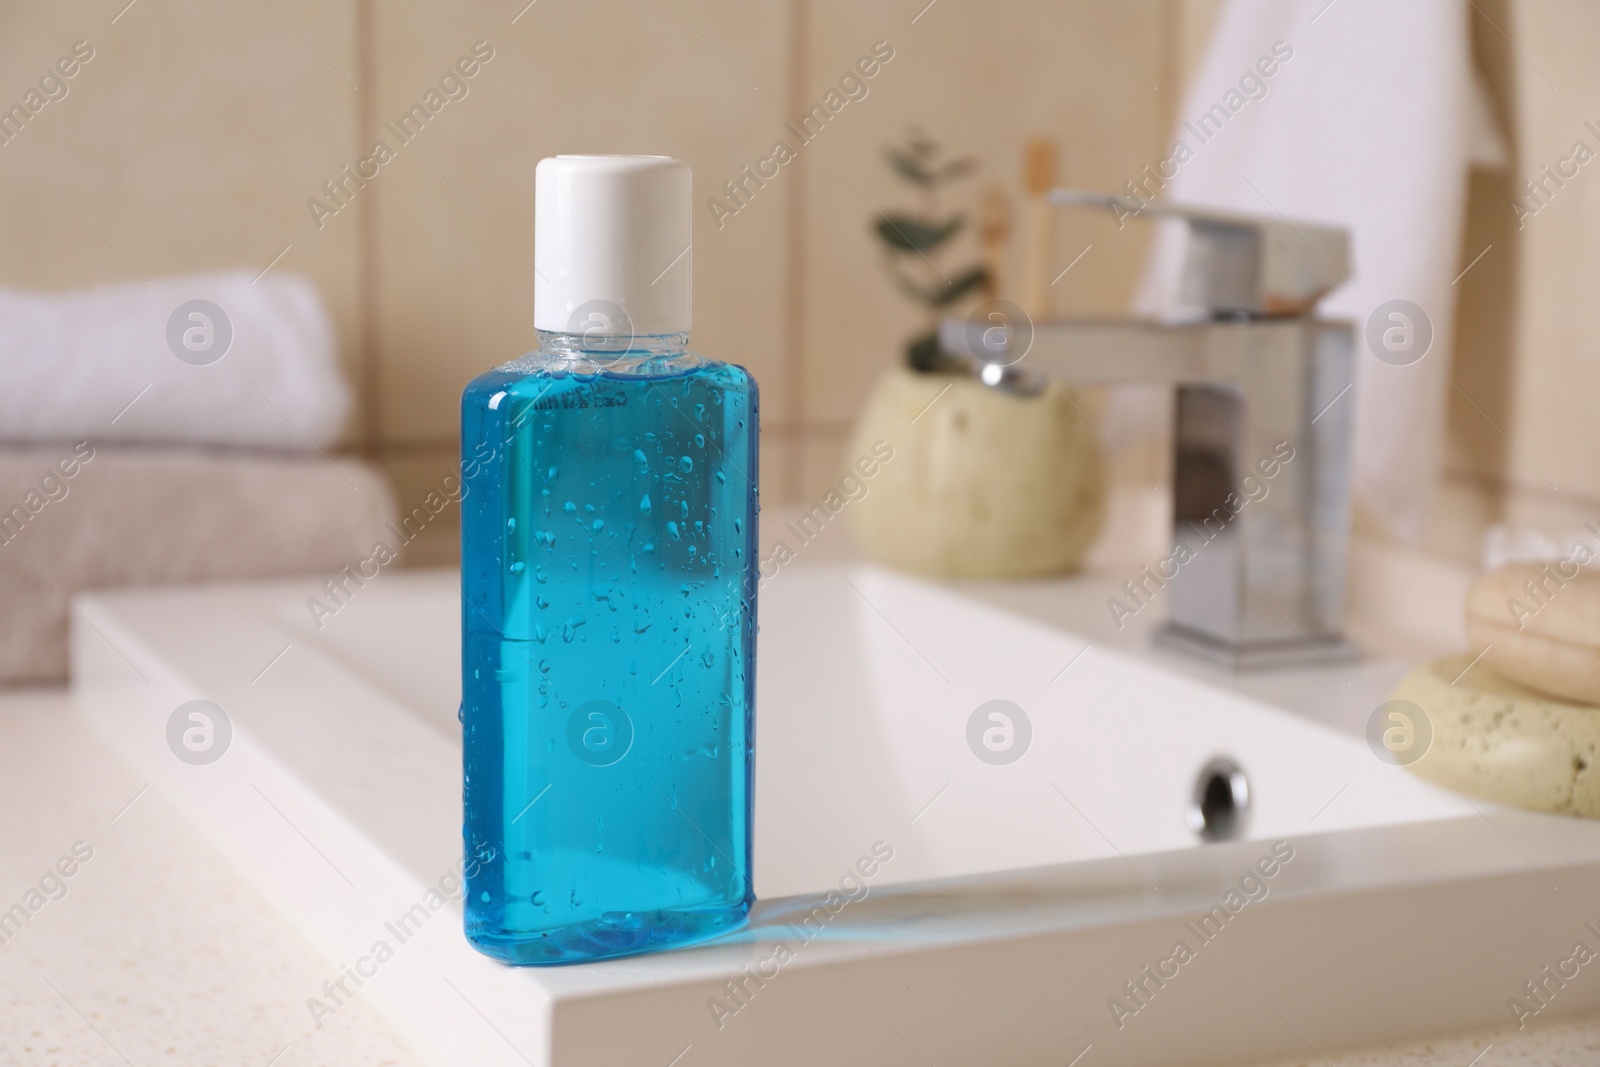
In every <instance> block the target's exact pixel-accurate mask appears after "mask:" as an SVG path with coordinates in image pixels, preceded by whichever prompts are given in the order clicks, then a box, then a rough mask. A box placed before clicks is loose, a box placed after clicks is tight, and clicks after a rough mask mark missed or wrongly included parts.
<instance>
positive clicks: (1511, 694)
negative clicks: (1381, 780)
mask: <svg viewBox="0 0 1600 1067" xmlns="http://www.w3.org/2000/svg"><path fill="white" fill-rule="evenodd" d="M1471 662H1472V653H1470V652H1466V653H1461V654H1459V655H1455V656H1448V657H1446V658H1444V659H1441V660H1438V661H1436V662H1434V663H1432V664H1429V665H1428V666H1426V667H1421V668H1419V669H1417V670H1416V671H1413V672H1412V673H1411V674H1410V675H1409V676H1407V677H1406V678H1405V679H1404V680H1403V681H1402V682H1401V683H1400V686H1399V688H1397V689H1396V690H1395V693H1394V696H1395V699H1397V700H1408V701H1410V702H1411V703H1413V704H1415V705H1417V706H1418V707H1420V708H1421V709H1422V710H1423V712H1424V714H1425V715H1426V716H1427V721H1428V724H1429V726H1431V728H1432V734H1433V740H1432V742H1431V743H1430V745H1429V747H1428V749H1427V751H1426V752H1425V753H1424V754H1423V756H1422V758H1421V759H1419V760H1417V761H1416V762H1415V763H1414V764H1412V765H1411V769H1412V770H1413V771H1415V772H1416V773H1418V774H1420V775H1421V776H1422V777H1424V778H1427V779H1429V780H1430V781H1434V782H1438V783H1439V784H1440V785H1446V786H1454V787H1455V788H1457V789H1460V790H1461V791H1462V792H1464V793H1471V794H1473V795H1475V796H1479V797H1482V798H1484V799H1485V800H1491V801H1495V802H1496V803H1500V804H1510V805H1513V806H1515V807H1519V808H1529V809H1532V810H1534V811H1550V812H1559V813H1563V814H1567V815H1585V816H1588V817H1590V818H1600V770H1597V769H1596V767H1595V763H1596V761H1597V760H1600V708H1596V707H1587V706H1584V705H1580V704H1569V703H1565V702H1562V701H1557V700H1552V699H1550V698H1549V697H1547V696H1545V695H1544V694H1542V693H1539V692H1537V691H1535V690H1533V689H1530V688H1528V687H1527V686H1524V685H1521V684H1519V683H1517V682H1515V681H1513V680H1511V679H1508V678H1504V677H1502V676H1500V675H1499V674H1497V673H1496V672H1495V671H1494V670H1492V669H1491V668H1488V667H1486V666H1484V664H1483V661H1481V660H1480V661H1479V662H1478V663H1477V664H1476V665H1475V666H1472V667H1471V669H1468V664H1470V663H1471ZM1463 672H1465V673H1463Z"/></svg>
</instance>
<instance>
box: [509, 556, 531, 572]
mask: <svg viewBox="0 0 1600 1067" xmlns="http://www.w3.org/2000/svg"><path fill="white" fill-rule="evenodd" d="M506 569H507V570H509V571H510V572H511V573H512V574H521V573H522V572H523V571H525V570H527V564H525V563H523V562H522V561H521V560H520V559H519V560H517V561H516V562H515V563H513V564H512V565H511V566H510V567H507V568H506Z"/></svg>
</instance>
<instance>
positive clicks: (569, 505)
mask: <svg viewBox="0 0 1600 1067" xmlns="http://www.w3.org/2000/svg"><path fill="white" fill-rule="evenodd" d="M561 510H562V511H564V512H566V513H567V514H568V515H576V514H577V513H578V505H576V504H574V503H573V502H572V501H570V500H569V501H567V502H566V503H565V504H562V505H561Z"/></svg>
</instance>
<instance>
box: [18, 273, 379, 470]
mask: <svg viewBox="0 0 1600 1067" xmlns="http://www.w3.org/2000/svg"><path fill="white" fill-rule="evenodd" d="M201 301H203V302H204V303H197V302H201ZM349 408H350V389H349V386H348V385H346V383H345V380H344V378H343V376H342V374H341V373H340V369H339V366H338V362H337V357H336V349H335V342H334V334H333V325H332V323H331V322H330V321H329V319H328V313H327V310H326V308H325V307H324V306H323V303H322V298H321V296H320V295H319V294H318V293H317V290H316V288H315V287H314V286H313V285H312V284H311V282H310V281H308V280H306V279H305V278H302V277H299V276H297V275H294V274H289V273H283V274H278V273H274V274H271V275H268V276H266V277H263V278H260V279H258V280H255V281H254V282H252V280H251V275H250V274H248V273H245V272H230V273H216V274H196V275H189V276H184V277H169V278H156V279H154V280H153V281H152V282H150V283H145V282H119V283H115V284H111V285H101V286H96V287H94V288H89V289H78V290H70V291H41V290H28V289H11V288H0V441H11V442H28V441H76V440H90V441H94V442H96V443H99V442H109V441H143V442H157V441H159V442H176V443H185V444H208V445H237V446H249V447H259V448H271V449H280V450H293V451H310V450H312V449H316V448H324V447H327V446H329V445H331V444H333V443H334V441H335V440H336V439H337V438H338V436H339V433H340V431H341V430H342V429H343V426H344V420H345V416H346V414H347V412H348V411H349Z"/></svg>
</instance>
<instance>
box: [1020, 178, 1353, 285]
mask: <svg viewBox="0 0 1600 1067" xmlns="http://www.w3.org/2000/svg"><path fill="white" fill-rule="evenodd" d="M1048 196H1049V200H1050V203H1052V204H1055V205H1057V206H1061V207H1092V208H1105V209H1107V210H1109V211H1111V212H1112V213H1113V214H1114V215H1115V216H1116V217H1117V223H1118V225H1119V227H1120V225H1121V223H1122V221H1123V220H1124V219H1127V218H1131V217H1135V216H1139V215H1157V216H1161V217H1164V218H1174V219H1180V220H1182V221H1183V222H1185V223H1187V225H1188V241H1187V243H1186V247H1185V250H1184V256H1183V275H1182V283H1181V288H1180V293H1181V298H1182V299H1183V301H1184V302H1185V303H1188V304H1193V305H1198V306H1199V307H1201V308H1204V309H1205V310H1206V311H1209V312H1211V313H1212V314H1214V315H1229V314H1246V315H1258V316H1266V315H1304V314H1307V313H1309V312H1310V311H1311V309H1312V308H1313V307H1314V306H1315V305H1316V303H1317V301H1318V300H1320V299H1321V298H1322V297H1323V295H1325V294H1326V293H1328V292H1329V291H1330V290H1332V289H1334V288H1335V287H1337V286H1339V285H1342V284H1343V283H1345V282H1346V281H1349V277H1350V234H1349V231H1348V230H1345V229H1343V228H1342V227H1338V226H1328V225H1323V224H1319V223H1311V222H1295V221H1291V220H1290V219H1287V218H1284V217H1282V216H1279V217H1277V218H1271V217H1268V216H1263V215H1247V214H1236V213H1232V212H1227V211H1221V210H1216V209H1213V208H1202V207H1190V206H1187V205H1183V204H1165V203H1143V204H1140V203H1137V202H1135V201H1133V200H1129V199H1127V198H1125V197H1121V196H1116V195H1114V194H1111V193H1097V192H1093V191H1091V190H1087V189H1052V190H1050V192H1049V194H1048Z"/></svg>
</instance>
